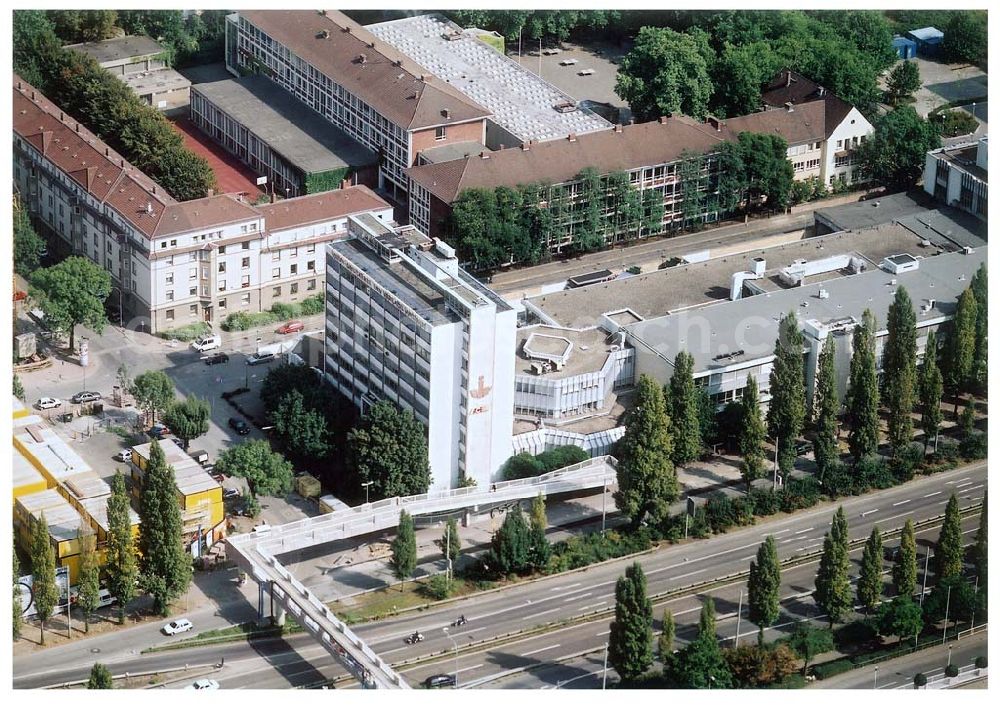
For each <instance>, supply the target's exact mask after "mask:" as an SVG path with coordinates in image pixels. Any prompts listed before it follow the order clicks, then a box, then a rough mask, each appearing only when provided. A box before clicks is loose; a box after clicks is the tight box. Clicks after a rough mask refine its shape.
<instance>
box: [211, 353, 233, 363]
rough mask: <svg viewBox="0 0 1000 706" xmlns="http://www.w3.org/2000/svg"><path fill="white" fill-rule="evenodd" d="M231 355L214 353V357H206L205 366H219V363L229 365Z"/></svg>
mask: <svg viewBox="0 0 1000 706" xmlns="http://www.w3.org/2000/svg"><path fill="white" fill-rule="evenodd" d="M228 362H229V355H228V354H226V353H213V354H212V355H209V356H206V357H205V365H218V364H219V363H228Z"/></svg>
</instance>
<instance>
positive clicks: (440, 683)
mask: <svg viewBox="0 0 1000 706" xmlns="http://www.w3.org/2000/svg"><path fill="white" fill-rule="evenodd" d="M424 686H425V687H426V688H428V689H441V688H444V687H446V686H455V675H454V674H435V675H434V676H432V677H427V678H426V679H424Z"/></svg>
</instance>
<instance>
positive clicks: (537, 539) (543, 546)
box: [529, 493, 552, 569]
mask: <svg viewBox="0 0 1000 706" xmlns="http://www.w3.org/2000/svg"><path fill="white" fill-rule="evenodd" d="M530 524H531V528H530V530H529V535H530V541H531V563H532V565H533V566H534V567H535V568H536V569H542V568H544V567H545V565H546V564H548V562H549V557H550V556H551V555H552V547H551V546H550V545H549V540H548V537H546V536H545V528H546V527H548V524H549V523H548V519H547V518H546V516H545V496H544V495H542V494H541V493H539V494H538V495H536V496H535V498H534V499H533V500H532V501H531V523H530Z"/></svg>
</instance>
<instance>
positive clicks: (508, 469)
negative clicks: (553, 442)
mask: <svg viewBox="0 0 1000 706" xmlns="http://www.w3.org/2000/svg"><path fill="white" fill-rule="evenodd" d="M541 474H542V464H541V463H540V462H539V461H538V459H537V458H536V457H534V456H532V455H531V454H529V453H528V452H527V451H522V452H521V453H519V454H517V455H516V456H511V457H510V458H509V459H507V463H506V464H504V467H503V478H504V480H517V479H518V478H533V477H535V476H539V475H541Z"/></svg>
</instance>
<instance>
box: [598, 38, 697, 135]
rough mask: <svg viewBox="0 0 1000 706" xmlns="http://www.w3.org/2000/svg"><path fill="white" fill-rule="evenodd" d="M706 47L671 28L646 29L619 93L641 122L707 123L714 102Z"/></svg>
mask: <svg viewBox="0 0 1000 706" xmlns="http://www.w3.org/2000/svg"><path fill="white" fill-rule="evenodd" d="M706 49H707V47H706V46H704V45H702V44H701V43H700V42H699V40H698V39H697V38H696V37H694V36H692V35H690V34H686V33H681V32H675V31H674V30H672V29H669V28H667V27H643V28H642V29H640V30H639V33H638V35H637V36H636V38H635V41H634V43H633V45H632V49H631V50H630V51H629V53H628V54H626V55H625V56H624V57H622V59H621V62H620V63H619V65H618V77H617V79H616V81H615V93H617V94H618V95H619V96H620V97H621V98H622V99H623V100H625V101H626V102H628V104H629V107H630V108H631V109H632V112H633V113H635V115H636V117H637V118H638V119H639V120H642V121H646V120H655V119H656V118H658V117H660V116H661V115H677V114H684V115H691V116H693V117H695V118H697V119H699V120H700V119H702V118H704V117H705V113H706V112H707V110H708V102H709V99H710V98H711V97H712V81H711V79H710V78H709V75H708V62H707V61H706V55H705V50H706Z"/></svg>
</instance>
